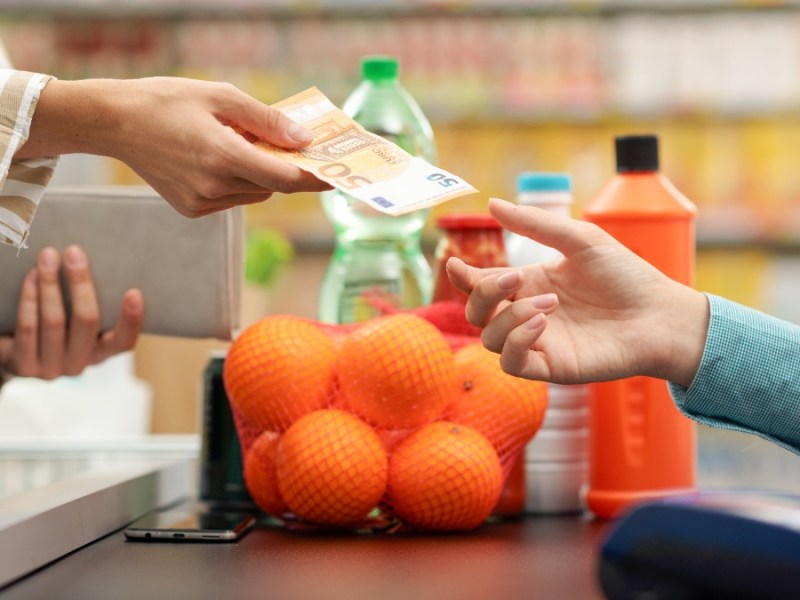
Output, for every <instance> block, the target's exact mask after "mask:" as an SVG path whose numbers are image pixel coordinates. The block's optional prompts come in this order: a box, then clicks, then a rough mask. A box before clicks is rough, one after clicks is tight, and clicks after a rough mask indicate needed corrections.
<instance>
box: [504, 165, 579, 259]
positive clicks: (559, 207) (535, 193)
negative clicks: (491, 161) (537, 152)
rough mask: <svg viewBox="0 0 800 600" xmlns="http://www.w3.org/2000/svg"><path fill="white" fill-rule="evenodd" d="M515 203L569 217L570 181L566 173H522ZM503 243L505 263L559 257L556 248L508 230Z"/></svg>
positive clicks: (570, 207)
mask: <svg viewBox="0 0 800 600" xmlns="http://www.w3.org/2000/svg"><path fill="white" fill-rule="evenodd" d="M516 200H517V204H520V205H525V206H536V207H538V208H541V209H544V210H547V211H550V212H554V213H557V214H561V215H564V216H570V214H571V210H572V181H571V179H570V177H569V175H567V174H565V173H539V172H525V173H521V174H520V175H519V177H518V178H517V198H516ZM504 242H505V246H506V256H507V257H508V264H509V265H511V266H512V267H522V266H525V265H529V264H532V263H538V262H549V261H551V260H555V259H557V258H559V257H560V256H561V254H560V253H559V252H558V250H555V249H553V248H550V247H549V246H544V245H542V244H539V243H537V242H534V241H533V240H531V239H529V238H526V237H524V236H521V235H517V234H516V233H511V232H510V231H507V232H505V235H504Z"/></svg>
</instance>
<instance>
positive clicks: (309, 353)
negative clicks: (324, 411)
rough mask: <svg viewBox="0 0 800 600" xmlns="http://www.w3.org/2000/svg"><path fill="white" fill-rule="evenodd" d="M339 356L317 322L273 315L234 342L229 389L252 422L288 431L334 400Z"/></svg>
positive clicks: (225, 368) (227, 366) (228, 360)
mask: <svg viewBox="0 0 800 600" xmlns="http://www.w3.org/2000/svg"><path fill="white" fill-rule="evenodd" d="M335 360H336V351H335V350H334V347H333V343H332V342H331V340H330V339H329V338H328V336H327V335H326V334H325V333H324V332H323V331H321V330H320V329H319V328H318V327H317V326H316V325H314V324H313V323H311V322H309V321H306V320H303V319H300V318H298V317H293V316H288V315H273V316H269V317H266V318H264V319H261V320H260V321H257V322H256V323H253V324H252V325H251V326H250V327H248V328H247V329H245V330H244V331H243V332H242V333H241V334H240V335H239V337H237V338H236V340H234V342H233V344H231V347H230V348H229V350H228V354H227V356H226V357H225V363H224V366H223V379H224V382H225V390H226V392H227V393H228V397H229V398H230V401H231V403H232V404H233V405H234V406H235V408H236V409H238V410H239V413H240V414H241V416H242V417H243V419H244V420H245V421H246V422H247V423H248V424H249V425H251V426H253V427H256V428H257V429H259V430H267V431H283V430H285V429H286V428H287V427H289V425H291V424H292V423H293V422H294V421H295V420H297V419H298V418H299V417H301V416H302V415H305V414H307V413H310V412H312V411H314V410H317V409H320V408H322V407H324V406H326V405H327V404H328V403H329V402H330V400H331V397H332V395H333V388H334V381H335V372H334V364H335Z"/></svg>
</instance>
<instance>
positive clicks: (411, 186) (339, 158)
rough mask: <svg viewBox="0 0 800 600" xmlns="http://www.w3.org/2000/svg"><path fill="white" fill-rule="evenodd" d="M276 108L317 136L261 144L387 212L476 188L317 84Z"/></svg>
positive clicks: (416, 207)
mask: <svg viewBox="0 0 800 600" xmlns="http://www.w3.org/2000/svg"><path fill="white" fill-rule="evenodd" d="M273 108H277V109H279V110H280V111H281V112H283V113H284V114H285V115H286V116H288V117H289V118H290V119H292V120H293V121H294V122H296V123H299V124H301V125H304V126H305V127H306V128H307V129H310V130H311V131H312V132H313V133H314V140H313V141H312V142H311V144H309V145H308V146H306V147H305V148H302V149H300V150H286V149H284V148H279V147H277V146H274V145H272V144H269V143H268V142H264V141H257V142H256V145H257V146H258V147H259V148H261V149H262V150H263V151H265V152H268V153H269V154H272V155H275V156H278V157H280V158H282V159H284V160H285V161H287V162H289V163H291V164H292V165H295V166H297V167H299V168H301V169H303V170H305V171H308V172H309V173H312V174H313V175H315V176H316V177H318V178H319V179H321V180H322V181H325V182H326V183H329V184H331V185H332V186H334V187H336V188H338V189H339V190H341V191H343V192H345V193H346V194H349V195H351V196H353V197H355V198H357V199H359V200H361V201H363V202H366V203H367V204H368V205H369V206H372V207H373V208H375V209H377V210H379V211H381V212H383V213H386V214H389V215H393V216H397V215H402V214H405V213H408V212H411V211H414V210H419V209H423V208H428V207H431V206H434V205H436V204H440V203H442V202H446V201H447V200H452V199H453V198H457V197H459V196H464V195H466V194H472V193H475V192H477V190H476V189H475V188H474V187H472V186H471V185H470V184H468V183H467V182H466V181H464V180H463V179H461V178H459V177H456V176H455V175H453V174H452V173H449V172H447V171H445V170H444V169H442V168H440V167H436V166H434V165H432V164H430V163H429V162H427V161H425V160H423V159H422V158H419V157H416V156H411V155H410V154H408V153H407V152H406V151H405V150H403V149H402V148H400V147H399V146H397V145H396V144H394V143H392V142H390V141H388V140H386V139H384V138H382V137H380V136H378V135H375V134H374V133H371V132H369V131H367V130H366V129H364V128H363V127H362V126H361V125H359V124H358V123H356V122H355V121H353V120H352V119H351V118H350V117H348V116H347V115H346V114H345V113H344V112H342V111H341V110H340V109H339V108H337V107H336V106H335V105H334V104H333V103H332V102H331V101H330V100H329V99H328V98H327V97H326V96H325V95H324V94H323V93H322V92H320V91H319V90H318V89H317V88H309V89H307V90H306V91H304V92H301V93H299V94H297V95H295V96H292V97H291V98H287V99H286V100H283V101H282V102H279V103H277V104H274V105H273Z"/></svg>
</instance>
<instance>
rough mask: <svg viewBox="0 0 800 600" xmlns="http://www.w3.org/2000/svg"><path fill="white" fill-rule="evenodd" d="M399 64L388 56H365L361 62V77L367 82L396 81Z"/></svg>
mask: <svg viewBox="0 0 800 600" xmlns="http://www.w3.org/2000/svg"><path fill="white" fill-rule="evenodd" d="M399 66H400V65H399V63H398V62H397V59H396V58H391V57H389V56H367V57H366V58H364V59H362V61H361V75H362V77H363V78H364V79H366V80H367V81H381V80H387V79H397V72H398V70H399Z"/></svg>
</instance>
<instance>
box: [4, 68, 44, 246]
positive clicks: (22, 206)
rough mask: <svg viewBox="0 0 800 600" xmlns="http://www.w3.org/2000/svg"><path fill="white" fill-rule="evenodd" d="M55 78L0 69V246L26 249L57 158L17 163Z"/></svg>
mask: <svg viewBox="0 0 800 600" xmlns="http://www.w3.org/2000/svg"><path fill="white" fill-rule="evenodd" d="M51 79H52V77H50V76H48V75H40V74H38V73H28V72H25V71H16V70H14V69H2V68H0V242H3V243H6V244H12V245H14V246H17V247H24V245H25V239H26V238H27V237H28V230H29V228H30V224H31V221H33V217H34V214H35V213H36V208H37V207H38V206H39V201H40V200H41V198H42V195H43V194H44V191H45V188H46V187H47V184H48V183H49V181H50V178H51V177H52V175H53V170H54V169H55V166H56V163H57V162H58V157H43V158H39V159H29V160H24V161H15V160H14V155H15V154H16V152H17V150H19V148H20V147H21V146H22V145H23V144H24V143H25V141H26V140H27V139H28V135H29V134H30V126H31V120H32V118H33V112H34V110H35V109H36V103H37V102H38V100H39V95H40V93H41V91H42V89H44V87H45V85H47V83H48V81H50V80H51Z"/></svg>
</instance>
